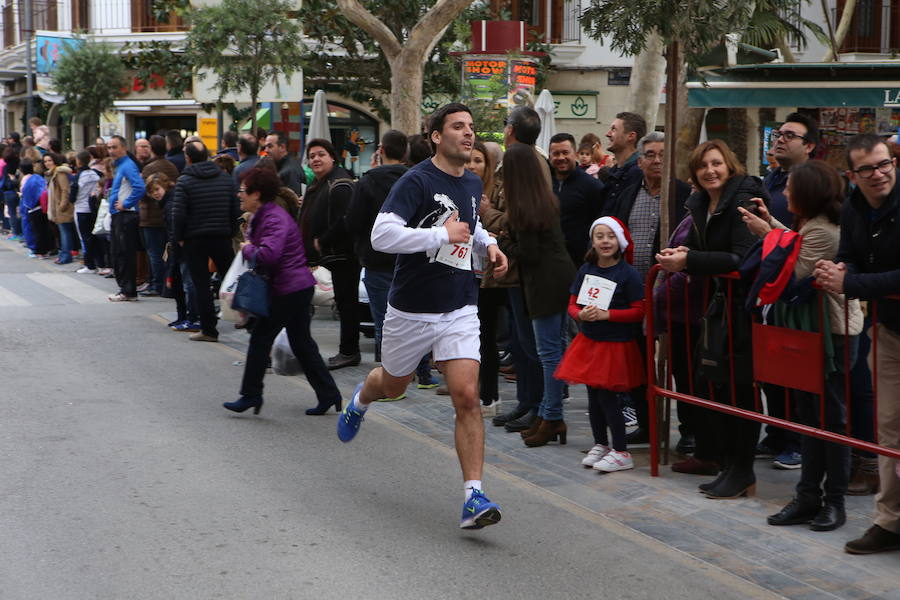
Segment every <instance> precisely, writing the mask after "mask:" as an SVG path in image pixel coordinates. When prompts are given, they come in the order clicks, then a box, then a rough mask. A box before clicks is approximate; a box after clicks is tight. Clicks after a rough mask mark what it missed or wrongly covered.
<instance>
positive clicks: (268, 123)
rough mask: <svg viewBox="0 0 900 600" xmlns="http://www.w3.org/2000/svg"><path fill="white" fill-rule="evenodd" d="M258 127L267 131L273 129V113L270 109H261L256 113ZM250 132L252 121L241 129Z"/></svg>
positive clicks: (248, 120)
mask: <svg viewBox="0 0 900 600" xmlns="http://www.w3.org/2000/svg"><path fill="white" fill-rule="evenodd" d="M256 126H257V127H262V128H263V129H265V130H266V131H268V130H269V129H271V128H272V111H271V110H270V109H268V108H260V109H259V110H257V111H256ZM249 130H250V119H247V122H246V123H244V125H243V126H242V127H241V131H249Z"/></svg>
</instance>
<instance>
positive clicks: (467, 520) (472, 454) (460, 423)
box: [438, 358, 500, 529]
mask: <svg viewBox="0 0 900 600" xmlns="http://www.w3.org/2000/svg"><path fill="white" fill-rule="evenodd" d="M438 369H440V371H441V372H442V373H443V374H444V379H446V381H447V388H448V390H449V391H450V399H451V400H452V401H453V408H454V409H455V410H456V433H455V438H456V455H457V457H458V458H459V466H460V467H461V469H462V475H463V480H464V482H465V483H464V484H463V487H464V489H465V493H466V502H465V504H463V511H462V520H461V521H460V524H459V526H460V527H461V528H463V529H481V528H482V527H486V526H488V525H493V524H495V523H498V522H499V521H500V507H499V506H498V505H497V504H495V503H493V502H491V501H490V500H488V498H487V497H486V496H485V495H484V492H483V491H482V489H481V488H482V485H481V476H482V472H483V470H484V420H483V419H482V417H481V406H480V404H481V402H480V401H479V399H478V370H479V364H478V361H477V360H472V359H467V358H465V359H457V360H447V361H443V362H440V363H438Z"/></svg>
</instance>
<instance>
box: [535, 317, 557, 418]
mask: <svg viewBox="0 0 900 600" xmlns="http://www.w3.org/2000/svg"><path fill="white" fill-rule="evenodd" d="M565 317H566V313H564V312H560V313H556V314H555V315H549V316H547V317H539V318H537V319H532V320H531V326H532V328H533V329H534V341H535V345H536V346H537V353H538V358H539V359H540V361H541V370H542V372H543V374H544V398H543V400H541V406H540V409H538V416H539V417H543V419H544V420H545V421H559V420H561V419H562V418H563V405H562V392H563V382H562V381H560V380H559V379H556V378H555V377H554V376H553V374H554V373H555V372H556V368H557V367H558V366H559V361H560V360H561V359H562V355H563V346H564V343H563V340H564V339H565V329H564V328H565V324H566V319H565Z"/></svg>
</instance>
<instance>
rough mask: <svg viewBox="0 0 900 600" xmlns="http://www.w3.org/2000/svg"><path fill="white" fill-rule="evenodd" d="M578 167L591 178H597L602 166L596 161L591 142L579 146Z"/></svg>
mask: <svg viewBox="0 0 900 600" xmlns="http://www.w3.org/2000/svg"><path fill="white" fill-rule="evenodd" d="M578 166H580V167H581V168H582V170H584V171H585V172H586V173H587V174H588V175H590V176H591V177H596V176H597V171H599V170H600V165H599V164H597V162H595V161H594V147H593V144H591V143H590V142H582V143H581V145H580V146H578Z"/></svg>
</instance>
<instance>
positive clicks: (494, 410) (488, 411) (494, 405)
mask: <svg viewBox="0 0 900 600" xmlns="http://www.w3.org/2000/svg"><path fill="white" fill-rule="evenodd" d="M499 414H500V400H494V401H493V402H491V403H490V404H482V405H481V416H482V417H484V418H488V417H496V416H497V415H499Z"/></svg>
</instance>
